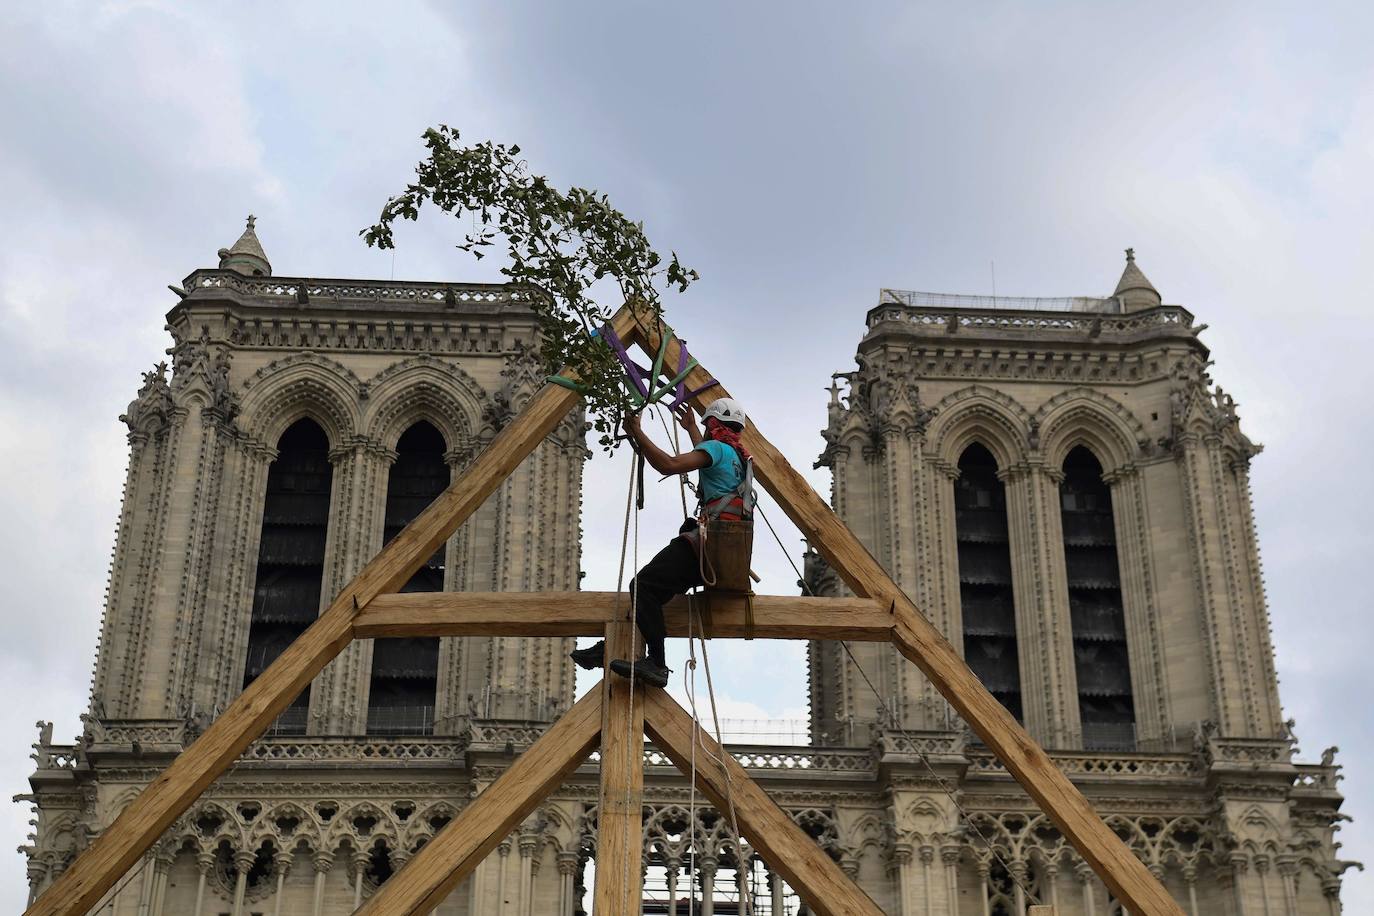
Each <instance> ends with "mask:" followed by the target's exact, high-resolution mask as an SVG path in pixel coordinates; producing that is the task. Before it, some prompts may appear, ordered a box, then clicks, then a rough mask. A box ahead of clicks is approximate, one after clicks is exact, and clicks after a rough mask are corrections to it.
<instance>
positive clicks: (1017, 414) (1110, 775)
mask: <svg viewBox="0 0 1374 916" xmlns="http://www.w3.org/2000/svg"><path fill="white" fill-rule="evenodd" d="M1201 331H1202V326H1198V325H1195V324H1194V320H1193V316H1192V314H1191V313H1189V312H1188V311H1187V310H1186V309H1184V308H1182V307H1179V306H1173V305H1165V304H1163V303H1162V300H1161V299H1160V297H1159V294H1158V293H1157V292H1156V291H1155V289H1154V287H1153V286H1152V285H1151V284H1150V282H1149V281H1148V280H1147V279H1145V276H1144V274H1143V273H1142V272H1141V271H1140V269H1139V267H1138V266H1137V265H1136V264H1135V262H1134V257H1133V253H1131V252H1128V261H1127V267H1126V272H1125V274H1124V275H1123V277H1122V279H1121V283H1120V284H1119V285H1118V287H1117V290H1116V292H1115V294H1114V295H1113V296H1111V297H1107V298H1103V299H1065V300H1009V299H997V300H992V299H978V298H975V297H960V296H945V295H939V294H923V293H907V292H901V291H891V290H885V291H884V292H883V296H882V299H881V301H880V303H879V304H878V305H877V306H876V307H875V308H873V309H871V310H870V311H869V313H868V320H867V329H866V333H865V335H864V337H863V339H862V341H861V342H860V344H859V349H858V354H857V357H856V359H857V363H858V366H859V368H858V369H857V370H856V371H854V372H851V373H845V374H840V375H837V376H836V379H837V383H836V384H835V385H834V386H833V387H832V395H831V402H830V414H829V423H828V426H827V428H826V430H825V433H824V435H825V443H826V444H825V450H824V452H823V453H822V455H821V457H820V460H819V462H818V464H819V465H821V466H825V467H828V468H830V469H831V471H832V473H833V493H832V501H833V504H834V506H835V508H836V510H837V511H838V512H839V513H840V515H841V516H842V517H843V518H844V520H845V521H846V522H847V523H848V524H849V525H850V527H851V528H853V529H854V531H855V532H856V533H857V534H858V535H859V537H860V538H861V539H862V540H863V541H864V542H865V544H866V545H867V546H868V547H869V549H870V550H871V551H873V553H874V555H875V556H877V557H878V558H879V559H880V560H881V561H882V562H883V563H884V565H886V567H887V568H888V569H889V570H890V571H891V573H892V574H893V577H894V578H895V579H896V580H897V582H898V583H899V584H901V586H902V587H903V588H904V589H906V590H907V592H908V594H910V595H911V596H912V597H913V599H914V600H915V601H916V603H917V605H918V606H920V607H921V608H922V609H923V610H924V611H925V612H926V613H927V614H928V615H929V616H930V618H931V619H932V620H933V621H934V622H935V623H936V624H937V626H938V627H939V628H940V629H941V630H942V631H943V632H944V634H945V635H946V636H947V637H948V638H949V639H950V640H951V641H952V642H953V643H954V644H955V645H956V646H959V647H960V648H963V649H965V651H966V652H975V653H976V652H979V651H980V649H981V648H982V647H983V645H985V644H986V643H987V642H988V635H989V632H992V633H993V634H994V635H995V637H996V640H995V641H996V642H997V643H998V644H999V647H1000V648H1004V649H1006V650H1007V652H1006V654H1007V656H1009V657H1006V658H1002V659H998V658H996V657H995V656H994V657H991V658H988V659H984V660H983V661H980V662H975V661H974V660H973V659H970V663H971V664H973V665H974V667H975V670H978V671H979V673H980V675H982V674H983V670H980V668H979V664H984V665H985V666H987V667H986V669H985V670H988V671H989V672H990V673H991V674H992V675H994V676H997V677H1008V678H1011V679H1012V680H1014V681H1016V683H1015V684H1014V685H1002V686H1003V688H1004V692H1003V694H1001V695H1000V696H1005V697H1006V699H1004V700H1003V701H1004V702H1006V703H1008V705H1011V704H1012V703H1016V704H1019V713H1020V718H1021V719H1022V721H1023V723H1024V724H1025V726H1026V728H1027V729H1028V730H1029V731H1030V733H1031V734H1032V735H1033V736H1034V737H1035V738H1036V739H1038V740H1039V741H1040V742H1041V743H1042V744H1043V745H1044V746H1045V747H1047V748H1049V749H1050V750H1051V752H1052V753H1053V755H1054V756H1055V758H1056V760H1057V761H1058V762H1059V763H1060V764H1061V766H1063V767H1064V768H1065V769H1066V770H1067V771H1068V772H1069V773H1070V774H1071V775H1072V776H1073V778H1074V780H1075V782H1078V783H1079V784H1080V785H1081V786H1082V788H1083V789H1084V791H1085V792H1086V793H1087V794H1088V795H1089V797H1090V798H1091V799H1092V800H1093V801H1094V803H1095V804H1097V806H1098V808H1099V810H1100V811H1101V812H1102V813H1103V815H1104V816H1105V817H1107V818H1108V820H1109V822H1110V823H1111V824H1112V825H1113V826H1114V827H1115V828H1116V829H1117V832H1118V833H1119V834H1120V835H1121V836H1122V837H1123V838H1125V839H1127V841H1128V842H1129V843H1130V845H1131V846H1132V848H1133V849H1135V850H1136V851H1137V852H1138V854H1139V855H1140V856H1141V857H1142V858H1143V859H1144V860H1145V861H1146V862H1148V863H1149V864H1150V867H1151V869H1152V870H1153V871H1154V872H1155V873H1156V874H1157V875H1159V876H1160V877H1161V879H1162V880H1164V882H1165V883H1166V885H1167V886H1168V887H1169V888H1170V890H1171V891H1172V892H1173V893H1174V894H1175V896H1176V898H1177V899H1178V900H1179V901H1180V902H1181V903H1183V904H1184V907H1185V910H1187V911H1188V912H1189V913H1191V914H1192V916H1203V914H1223V913H1230V914H1236V916H1244V914H1265V916H1272V914H1284V916H1307V914H1323V916H1325V914H1331V913H1337V912H1339V911H1340V902H1339V887H1340V874H1341V872H1342V871H1343V869H1344V868H1345V867H1346V865H1347V864H1348V863H1342V862H1341V861H1339V859H1338V856H1337V850H1338V847H1339V844H1338V843H1336V842H1335V839H1334V834H1335V830H1336V829H1337V824H1338V822H1339V821H1340V820H1341V819H1342V815H1340V814H1339V811H1338V809H1339V806H1340V802H1341V797H1340V795H1339V794H1338V792H1337V791H1336V781H1337V779H1338V778H1339V777H1338V775H1337V770H1338V769H1339V767H1336V766H1335V765H1334V763H1333V759H1334V753H1335V749H1334V748H1333V749H1331V750H1329V751H1328V752H1327V753H1325V754H1324V755H1323V758H1322V762H1321V763H1320V764H1315V765H1314V764H1299V763H1295V762H1294V760H1293V751H1294V744H1295V742H1294V737H1293V733H1292V726H1293V723H1292V722H1285V721H1284V719H1283V713H1282V711H1281V707H1280V705H1279V697H1278V683H1277V679H1276V677H1275V673H1274V661H1273V649H1272V646H1271V644H1270V627H1269V618H1268V610H1267V607H1266V604H1265V595H1264V587H1263V581H1262V576H1261V566H1260V559H1259V550H1258V545H1257V541H1256V533H1255V526H1254V519H1253V515H1252V511H1251V498H1250V483H1249V465H1250V461H1251V459H1252V458H1254V456H1255V455H1257V454H1258V453H1259V451H1260V447H1259V446H1257V445H1255V444H1254V443H1252V442H1251V441H1250V440H1249V439H1248V438H1246V436H1245V435H1244V434H1243V433H1242V432H1241V430H1240V426H1239V422H1238V420H1237V416H1236V409H1235V407H1236V405H1235V402H1234V401H1233V400H1232V399H1231V397H1230V396H1228V395H1227V394H1225V393H1224V392H1223V391H1222V390H1221V389H1220V388H1217V387H1215V386H1213V385H1212V384H1211V382H1210V380H1209V378H1208V375H1207V368H1208V366H1209V365H1210V363H1209V354H1208V350H1207V348H1206V347H1205V346H1204V345H1203V344H1202V342H1201V341H1200V340H1199V334H1200V332H1201ZM839 380H843V381H844V382H845V383H846V384H847V389H848V390H847V396H845V392H842V389H841V386H840V384H839ZM975 454H981V455H986V456H988V457H989V459H990V463H989V464H988V470H989V472H991V470H992V463H995V477H994V476H993V475H992V474H991V473H989V475H988V476H987V478H986V479H987V480H988V482H989V483H988V485H987V486H985V488H984V490H985V492H984V496H986V497H988V498H986V499H984V500H983V502H982V503H976V504H975V502H973V501H970V497H971V496H972V495H973V493H972V491H971V490H970V489H969V488H970V487H973V486H975V485H972V484H969V483H968V481H967V480H966V479H964V478H966V477H971V476H973V475H974V473H975V471H976V469H975V468H974V467H972V466H971V465H967V464H963V462H967V461H969V460H970V458H971V456H973V455H975ZM1089 455H1090V456H1091V457H1090V458H1089V457H1087V456H1089ZM1085 462H1086V464H1085ZM1084 466H1086V467H1088V468H1090V469H1092V470H1091V471H1090V473H1089V475H1088V476H1089V478H1090V479H1089V480H1087V481H1086V485H1085V484H1084V482H1083V479H1082V474H1081V472H1080V473H1076V474H1075V473H1072V472H1071V469H1073V468H1081V467H1084ZM965 469H967V473H965ZM1071 478H1073V479H1071ZM961 484H962V485H963V486H964V487H965V489H964V490H963V491H961V489H960V487H961ZM1094 487H1096V488H1098V489H1099V490H1100V492H1101V494H1102V499H1101V500H1100V504H1098V505H1095V506H1091V507H1090V509H1089V511H1086V512H1085V511H1081V510H1082V508H1083V507H1082V505H1081V504H1082V501H1083V498H1084V496H1085V495H1087V496H1088V501H1089V502H1091V496H1090V492H1091V491H1092V490H1093V489H1094ZM987 491H991V492H987ZM961 492H963V493H965V494H968V495H965V496H963V497H961V496H960V493H961ZM985 506H986V508H985ZM999 518H1000V519H1001V522H1000V524H1001V527H1000V528H999V527H998V526H996V525H993V526H989V525H988V524H987V522H988V520H989V519H991V520H994V521H996V520H999ZM999 531H1000V532H1004V533H1002V534H1001V535H1000V536H998V532H999ZM989 544H991V545H993V546H994V547H996V545H999V544H1000V545H1002V546H1001V547H1000V555H1001V556H1003V557H1004V558H1005V559H1003V560H997V559H996V557H997V556H998V553H997V551H996V550H994V551H993V552H991V553H990V552H989V550H988V546H989ZM1095 558H1096V559H1095ZM1102 560H1105V561H1106V562H1100V561H1102ZM1094 566H1099V567H1101V568H1100V569H1094V568H1093V567H1094ZM807 575H808V581H809V583H810V586H811V588H812V589H814V590H815V591H816V592H817V593H818V594H840V593H843V588H842V586H841V584H840V583H839V582H838V581H837V579H836V577H835V576H834V574H833V573H832V572H831V571H829V570H828V569H827V568H825V566H824V563H823V561H821V560H820V558H819V557H818V556H816V555H814V554H813V555H811V556H809V557H808V570H807ZM999 588H1000V589H1002V590H1003V591H1004V594H1005V599H1004V603H1005V607H1004V610H1005V616H1004V618H1002V619H1001V620H1000V621H999V620H998V619H997V618H996V614H995V613H993V614H990V613H989V610H988V604H989V602H991V603H993V604H994V605H995V604H996V600H997V599H996V596H997V593H998V589H999ZM989 596H991V597H989ZM994 610H995V608H994ZM999 627H1000V629H999ZM1094 627H1097V628H1098V629H1097V630H1096V631H1095V632H1094ZM1107 643H1113V644H1117V645H1120V644H1124V647H1123V648H1124V651H1123V653H1122V655H1121V656H1120V659H1119V663H1117V664H1116V665H1115V666H1114V667H1115V669H1116V670H1115V671H1108V672H1102V671H1100V670H1097V669H1096V668H1094V663H1093V658H1095V657H1100V656H1101V653H1102V651H1103V650H1102V649H1101V646H1103V645H1106V644H1107ZM850 652H852V655H851V654H850ZM810 657H811V683H810V691H811V715H812V730H813V735H814V736H815V737H817V738H818V739H819V740H821V741H822V742H835V743H842V744H846V745H863V744H870V743H871V744H872V745H873V746H875V747H876V748H879V749H880V750H881V759H882V760H884V761H886V760H888V759H893V760H894V761H895V760H896V759H899V758H898V757H896V756H893V755H892V750H891V749H894V748H896V747H898V746H904V747H905V746H911V745H914V746H915V747H916V748H918V749H925V750H924V752H923V753H917V754H916V755H915V756H916V757H917V759H918V760H919V761H920V764H921V765H920V766H918V767H916V768H914V769H913V770H912V771H911V772H908V773H907V774H905V775H903V776H901V777H897V773H898V772H899V771H898V770H896V769H894V770H892V771H891V772H892V773H893V777H894V778H893V779H892V781H891V782H888V783H887V785H886V788H887V789H888V793H889V794H888V795H887V796H886V798H885V801H886V807H885V810H884V813H885V814H887V819H886V821H885V829H886V830H887V834H886V836H885V838H884V839H883V840H882V841H881V845H882V846H883V853H882V854H881V855H875V856H874V858H875V861H874V863H873V866H872V867H873V871H874V873H875V876H876V875H877V873H878V861H882V862H885V863H887V864H888V865H889V868H890V870H892V871H895V872H897V873H898V880H896V881H895V882H890V883H889V885H888V888H887V891H888V893H889V894H891V895H892V896H890V897H889V898H888V899H889V901H890V903H889V905H890V906H891V911H892V912H901V913H929V914H949V916H953V914H975V913H977V914H988V913H999V912H1001V913H1012V912H1016V913H1020V912H1022V911H1023V910H1024V906H1025V904H1026V902H1027V900H1028V898H1029V896H1030V895H1031V894H1034V895H1037V896H1039V897H1040V899H1041V900H1042V901H1043V902H1047V903H1048V902H1053V903H1055V904H1056V905H1057V906H1058V907H1059V910H1058V912H1061V913H1064V914H1088V916H1091V914H1094V913H1102V914H1111V913H1115V912H1118V907H1117V904H1115V903H1114V902H1112V901H1110V900H1109V898H1108V895H1107V893H1106V891H1105V889H1104V888H1103V887H1102V886H1101V884H1100V883H1099V882H1098V881H1097V880H1096V879H1095V878H1094V877H1093V876H1092V874H1091V871H1090V870H1088V869H1086V868H1085V866H1084V864H1083V863H1082V861H1081V860H1080V859H1079V858H1078V857H1077V855H1076V854H1075V853H1074V852H1073V851H1072V850H1071V849H1069V848H1067V847H1066V845H1065V844H1064V842H1063V840H1062V838H1061V837H1060V836H1059V834H1058V832H1057V831H1056V830H1055V829H1054V828H1053V826H1052V825H1050V824H1048V823H1047V822H1046V820H1045V819H1044V818H1043V817H1042V816H1041V815H1040V814H1039V812H1038V811H1037V809H1036V808H1035V806H1034V805H1033V804H1031V803H1030V801H1029V799H1028V798H1027V797H1026V796H1024V795H1023V794H1022V793H1021V792H1020V791H1019V789H1018V788H1017V787H1016V786H1015V784H1014V783H1011V782H1009V781H1008V780H1007V777H1006V776H1005V774H1002V773H1001V772H1000V768H999V767H998V766H997V765H996V763H995V762H994V761H993V760H992V759H990V758H989V757H987V756H986V753H985V752H981V751H980V750H979V747H980V745H979V744H978V742H977V740H976V739H975V738H974V737H973V736H972V735H971V734H968V733H967V732H966V728H965V726H964V725H963V723H962V722H961V721H960V720H959V719H958V718H957V716H955V715H954V713H953V711H952V710H951V709H950V707H949V706H948V704H946V703H945V702H944V700H943V699H942V698H941V697H940V696H939V695H938V694H937V693H936V692H935V691H934V690H933V688H932V687H931V685H930V684H929V682H928V681H926V679H925V678H924V677H923V676H922V675H921V673H920V672H919V671H918V670H917V669H916V668H915V667H914V666H912V665H910V664H908V663H906V662H905V660H903V659H902V658H901V657H900V656H899V655H897V653H896V652H895V651H894V650H893V649H892V648H891V647H890V646H886V645H881V644H874V643H869V644H855V645H854V646H852V647H850V649H849V650H846V649H845V648H844V647H842V646H840V645H838V644H835V643H815V644H813V645H812V648H811V653H810ZM1127 671H1128V672H1129V673H1128V674H1127ZM1104 673H1105V675H1106V676H1107V678H1108V680H1110V677H1111V675H1113V674H1116V675H1117V676H1118V677H1119V682H1118V684H1117V685H1116V686H1115V687H1103V686H1101V685H1099V684H1096V683H1082V682H1084V681H1094V682H1095V681H1097V680H1099V679H1101V678H1102V677H1103V675H1104ZM984 679H985V681H987V680H988V677H987V676H985V677H984ZM867 681H872V683H873V684H874V686H875V687H876V688H877V689H876V692H875V691H874V690H870V689H869V687H868V684H867ZM989 689H992V690H994V693H997V691H998V687H995V686H993V684H991V683H990V684H989ZM878 695H881V697H882V699H881V700H880V699H879V698H878ZM1000 696H999V698H1000ZM1104 696H1110V697H1111V698H1113V701H1114V703H1115V705H1116V708H1115V710H1114V711H1109V713H1108V715H1107V716H1106V718H1107V719H1112V720H1114V721H1104V713H1103V710H1104V709H1106V708H1108V707H1110V706H1111V705H1112V704H1111V703H1104V702H1103V700H1102V698H1103V697H1104ZM927 759H928V760H929V762H930V763H931V764H932V766H931V767H930V768H926V767H925V766H924V764H925V763H926V761H927ZM942 766H943V767H944V768H945V769H944V770H943V772H941V767H942ZM922 770H925V772H924V773H923V772H922ZM937 773H941V777H942V779H943V784H944V788H940V787H939V786H938V785H937V784H936V783H935V778H936V774H937ZM994 773H996V774H998V778H993V774H994ZM932 786H935V788H936V789H937V790H936V791H932ZM944 789H948V790H949V792H948V794H947V793H946V791H944ZM956 798H957V799H958V804H957V805H956V803H955V799H956ZM959 807H962V808H963V809H964V811H963V812H960V810H959ZM990 849H995V850H996V851H997V854H996V855H993V854H992V853H991V851H990ZM941 866H943V867H944V868H946V869H948V870H949V873H948V874H942V873H941ZM952 900H957V901H958V902H957V903H954V902H951V901H952Z"/></svg>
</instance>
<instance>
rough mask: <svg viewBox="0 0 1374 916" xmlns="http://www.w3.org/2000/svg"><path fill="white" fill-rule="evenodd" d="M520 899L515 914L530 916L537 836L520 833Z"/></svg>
mask: <svg viewBox="0 0 1374 916" xmlns="http://www.w3.org/2000/svg"><path fill="white" fill-rule="evenodd" d="M519 845H520V898H519V903H518V904H517V906H516V912H518V913H519V914H520V916H530V913H531V911H532V909H533V907H534V853H535V850H537V849H538V848H539V835H538V834H536V833H531V832H524V831H522V832H521V834H520V844H519Z"/></svg>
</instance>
